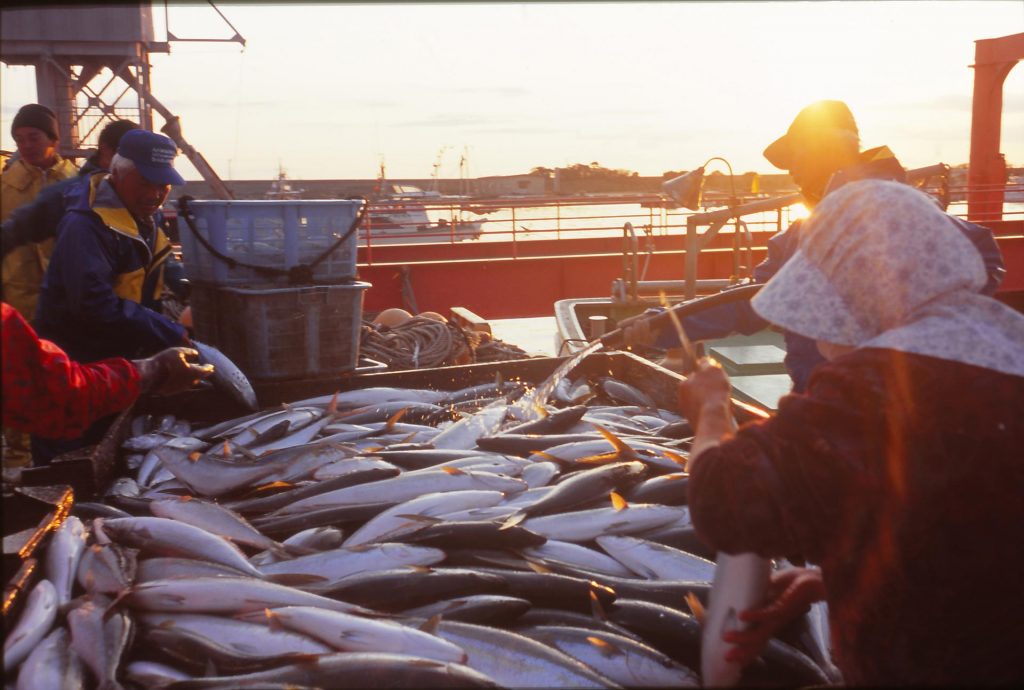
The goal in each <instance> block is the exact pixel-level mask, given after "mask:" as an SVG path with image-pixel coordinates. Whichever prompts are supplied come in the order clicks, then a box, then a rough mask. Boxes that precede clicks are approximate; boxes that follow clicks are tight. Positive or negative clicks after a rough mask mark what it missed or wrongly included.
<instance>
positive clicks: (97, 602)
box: [68, 596, 134, 688]
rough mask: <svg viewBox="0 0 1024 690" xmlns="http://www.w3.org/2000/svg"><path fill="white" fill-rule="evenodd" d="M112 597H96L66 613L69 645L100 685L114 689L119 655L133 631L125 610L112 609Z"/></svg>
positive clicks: (127, 643)
mask: <svg viewBox="0 0 1024 690" xmlns="http://www.w3.org/2000/svg"><path fill="white" fill-rule="evenodd" d="M110 605H111V600H110V599H108V598H106V597H103V596H96V597H95V598H90V599H87V600H85V601H84V602H82V604H81V605H80V606H77V607H75V608H73V609H71V611H69V612H68V627H69V628H70V629H71V648H72V649H73V650H74V651H75V653H76V654H78V656H79V657H81V659H82V661H84V662H85V665H86V666H88V667H89V670H91V671H92V672H93V675H94V676H95V678H96V680H97V681H98V682H99V687H101V688H116V687H119V685H117V681H116V678H117V672H118V669H119V668H120V666H121V658H122V657H123V656H124V653H125V650H126V649H127V648H128V646H129V645H130V644H131V639H132V634H133V632H134V629H133V623H132V619H131V618H130V617H129V616H128V614H127V613H125V612H123V611H118V610H116V609H113V610H111V608H110Z"/></svg>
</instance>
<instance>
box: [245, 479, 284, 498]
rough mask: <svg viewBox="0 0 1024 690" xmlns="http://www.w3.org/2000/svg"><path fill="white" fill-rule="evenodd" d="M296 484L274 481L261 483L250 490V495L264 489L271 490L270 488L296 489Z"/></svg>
mask: <svg viewBox="0 0 1024 690" xmlns="http://www.w3.org/2000/svg"><path fill="white" fill-rule="evenodd" d="M294 488H295V485H294V484H292V483H291V482H283V481H273V482H270V483H269V484H261V485H259V486H257V487H256V488H255V489H253V490H252V491H250V492H249V495H255V494H258V493H261V492H263V491H269V490H270V489H294Z"/></svg>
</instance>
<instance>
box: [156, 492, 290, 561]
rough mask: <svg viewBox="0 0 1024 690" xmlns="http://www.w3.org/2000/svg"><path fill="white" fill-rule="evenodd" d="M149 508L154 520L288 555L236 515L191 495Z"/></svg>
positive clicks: (165, 501) (271, 540) (168, 500)
mask: <svg viewBox="0 0 1024 690" xmlns="http://www.w3.org/2000/svg"><path fill="white" fill-rule="evenodd" d="M149 508H150V510H151V511H153V515H155V516H156V517H162V518H169V519H172V520H177V521H178V522H184V523H186V524H189V525H192V526H193V527H198V528H200V529H203V530H206V531H207V532H210V533H211V534H216V535H217V536H219V537H223V538H224V539H228V540H230V541H232V542H234V543H235V544H237V545H239V546H249V547H253V548H257V549H261V550H270V551H277V552H278V553H279V554H280V555H282V556H287V555H288V553H287V551H286V549H285V547H284V546H282V545H281V544H280V543H278V542H277V541H274V540H273V539H271V538H270V537H268V536H266V535H265V534H263V533H262V532H260V531H259V530H257V529H256V528H255V527H253V526H252V525H251V524H249V521H248V520H246V519H245V518H243V517H242V516H241V515H239V514H238V513H236V512H234V511H232V510H229V509H228V508H225V507H224V506H222V505H219V504H217V503H214V502H212V501H206V500H203V499H201V498H193V497H192V496H182V497H180V498H177V499H164V500H157V501H153V502H152V503H150V504H149Z"/></svg>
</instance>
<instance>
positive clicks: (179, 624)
mask: <svg viewBox="0 0 1024 690" xmlns="http://www.w3.org/2000/svg"><path fill="white" fill-rule="evenodd" d="M316 610H318V611H322V610H323V609H316ZM331 613H337V612H334V611H332V612H331ZM337 615H340V616H344V615H347V614H343V613H338V614H337ZM139 623H140V624H141V625H142V626H143V627H145V628H165V629H174V630H182V631H185V632H189V633H193V634H196V635H200V636H202V637H206V638H209V639H211V640H216V641H217V642H218V643H219V644H222V645H224V646H226V647H228V648H229V649H232V650H233V651H235V652H236V653H238V654H239V655H244V656H246V657H278V656H280V655H282V654H327V653H329V652H331V651H334V648H333V647H330V646H327V645H326V644H324V643H322V642H318V641H316V640H315V639H313V637H311V636H309V635H306V634H296V633H295V632H294V631H291V630H283V629H280V628H277V629H273V628H268V627H267V626H266V625H261V624H260V622H259V621H258V622H249V621H248V620H245V619H244V614H243V620H237V619H235V618H228V617H226V616H212V615H209V614H204V613H166V612H151V613H142V614H140V615H139Z"/></svg>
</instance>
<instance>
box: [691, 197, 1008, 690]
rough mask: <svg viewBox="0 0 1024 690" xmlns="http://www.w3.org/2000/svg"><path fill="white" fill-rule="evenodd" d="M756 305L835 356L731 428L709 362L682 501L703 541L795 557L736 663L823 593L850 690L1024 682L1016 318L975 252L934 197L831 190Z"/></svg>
mask: <svg viewBox="0 0 1024 690" xmlns="http://www.w3.org/2000/svg"><path fill="white" fill-rule="evenodd" d="M806 230H807V232H806V233H804V236H803V237H802V239H801V242H800V246H799V249H798V251H797V252H796V254H795V255H794V257H793V258H792V259H791V260H790V261H789V262H788V263H787V264H786V266H785V267H784V268H783V269H782V270H781V271H779V273H778V274H777V275H776V276H775V277H774V278H773V279H772V280H771V281H769V282H768V283H767V284H766V285H765V287H764V288H763V289H762V290H761V292H760V293H759V294H758V295H757V296H756V297H755V298H754V300H753V301H752V306H753V307H754V309H755V310H756V311H757V312H758V313H759V314H760V315H761V316H762V317H764V318H765V319H767V320H768V321H770V322H772V323H774V324H776V325H778V326H781V327H783V328H785V329H787V330H790V331H793V332H796V333H800V334H802V335H805V336H808V337H810V338H812V339H814V340H817V341H818V347H819V349H820V350H821V352H822V354H823V355H824V356H825V357H826V358H827V359H828V360H829V361H827V362H826V363H825V364H823V365H820V366H819V367H818V368H817V369H816V370H815V372H814V373H813V375H812V377H811V379H810V383H809V386H808V390H807V392H806V393H805V394H792V395H789V396H786V397H784V398H783V399H782V400H781V401H780V404H779V409H778V413H777V414H776V415H775V416H774V417H772V418H771V419H768V420H764V421H761V422H757V423H753V424H750V425H746V426H744V427H743V428H741V429H739V430H736V429H735V428H734V427H733V426H732V422H731V420H732V417H731V414H730V411H729V381H728V377H727V376H726V375H725V374H724V373H723V372H722V370H721V368H719V367H718V366H717V365H716V364H715V363H714V362H711V361H708V360H703V361H702V362H701V364H700V366H699V368H698V371H696V372H695V374H694V375H693V376H691V377H690V379H689V380H688V381H686V382H684V384H683V385H682V386H681V390H680V403H681V406H682V408H683V409H684V411H686V412H688V413H689V417H690V419H691V420H692V421H693V422H694V423H695V424H696V428H697V431H696V433H697V436H696V438H695V441H694V447H693V449H692V458H693V460H692V461H691V468H690V472H691V477H690V483H689V504H690V510H691V513H692V516H693V520H694V524H695V527H696V528H697V531H698V532H699V533H700V534H701V535H702V536H703V538H704V539H705V541H707V542H708V543H709V544H710V545H712V546H714V547H715V548H717V549H719V550H721V551H724V552H728V553H736V552H750V551H752V552H756V553H758V554H761V555H762V556H765V557H778V556H786V557H789V558H790V559H792V560H797V559H805V560H807V561H811V562H813V563H816V564H818V565H819V566H820V570H818V569H816V568H813V569H805V568H792V569H789V570H786V571H780V572H779V573H777V574H776V575H775V577H774V580H773V587H772V592H771V594H772V596H773V599H772V600H771V601H770V602H769V603H768V604H766V605H765V606H764V608H761V609H755V610H751V611H747V612H744V613H742V614H741V615H740V618H741V620H747V621H749V622H750V623H751V626H750V628H748V630H746V631H743V632H735V631H734V632H730V633H726V635H725V639H726V641H730V642H733V643H734V644H736V645H737V647H736V648H735V649H734V650H733V651H732V653H731V654H732V658H733V659H734V660H736V661H741V662H746V661H749V660H750V659H752V658H753V657H755V656H756V655H757V654H758V653H759V651H760V648H761V646H762V645H763V643H764V641H765V640H767V638H768V637H770V636H771V635H772V634H773V633H774V632H776V631H777V630H778V629H779V628H780V627H781V626H782V625H783V624H784V623H785V622H786V621H787V620H789V619H790V618H792V617H793V616H795V615H797V614H799V613H800V612H801V611H802V610H805V608H806V606H807V605H808V604H809V603H810V602H811V601H813V600H814V599H816V598H824V599H825V600H826V601H827V603H828V607H829V615H830V625H831V629H832V644H833V651H834V653H835V655H836V660H837V663H838V665H839V667H840V669H841V670H842V672H843V675H844V680H845V682H846V683H848V684H853V685H894V684H898V685H907V684H909V685H932V684H940V685H953V684H964V685H969V686H972V687H973V686H977V685H979V684H1007V685H1008V684H1016V683H1017V682H1018V681H1020V680H1021V679H1022V678H1024V671H1022V669H1024V666H1022V664H1021V662H1020V660H1019V658H1018V657H1019V655H1020V650H1021V649H1024V595H1022V593H1021V588H1022V587H1024V315H1021V314H1020V313H1017V312H1015V311H1013V310H1012V309H1010V308H1008V307H1006V306H1004V305H1003V304H1001V303H1000V302H998V301H996V300H994V299H992V298H991V297H986V296H982V295H979V294H978V289H979V288H980V287H981V286H982V285H983V284H984V282H985V269H984V266H983V264H982V261H981V258H980V257H979V256H978V253H977V252H976V251H974V250H973V248H972V247H971V244H970V242H969V241H968V240H966V239H965V238H964V237H963V236H962V234H961V233H959V232H958V231H957V229H956V228H955V227H954V226H953V224H952V223H951V222H950V220H949V218H948V217H947V216H946V215H945V214H944V213H943V212H942V211H941V210H940V209H939V208H938V206H937V205H936V204H935V203H934V202H933V201H932V199H931V198H930V197H928V196H926V195H925V194H923V193H921V192H919V191H917V190H915V189H912V188H911V187H909V186H907V185H903V184H899V183H894V182H883V181H875V180H873V181H862V182H855V183H851V184H849V185H847V186H846V187H844V188H842V189H840V190H838V191H837V192H835V193H834V194H832V195H830V196H828V197H827V198H826V199H825V200H824V201H823V202H822V203H821V204H820V205H819V206H818V207H817V208H816V209H815V212H814V214H813V216H812V217H811V218H810V219H809V221H808V225H807V228H806Z"/></svg>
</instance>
